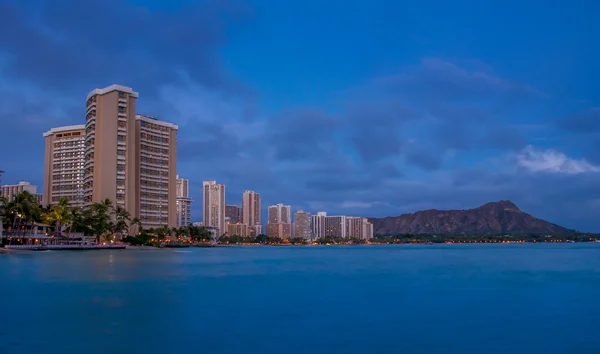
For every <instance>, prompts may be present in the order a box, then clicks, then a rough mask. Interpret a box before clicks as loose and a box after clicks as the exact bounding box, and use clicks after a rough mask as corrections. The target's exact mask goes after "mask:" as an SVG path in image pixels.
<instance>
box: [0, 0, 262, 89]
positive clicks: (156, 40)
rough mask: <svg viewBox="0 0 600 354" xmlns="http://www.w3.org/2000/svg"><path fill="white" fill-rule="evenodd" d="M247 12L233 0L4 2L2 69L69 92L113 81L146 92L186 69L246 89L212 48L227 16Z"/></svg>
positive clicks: (215, 84)
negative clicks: (187, 0)
mask: <svg viewBox="0 0 600 354" xmlns="http://www.w3.org/2000/svg"><path fill="white" fill-rule="evenodd" d="M117 9H118V10H117ZM92 14H93V15H92ZM250 15H251V12H250V11H249V10H248V9H247V8H246V7H245V6H243V4H241V3H239V2H235V1H228V2H222V1H204V2H198V3H195V4H194V5H188V6H183V7H180V8H178V9H177V10H174V11H166V10H163V9H154V10H149V9H148V8H146V7H144V6H139V5H134V4H131V3H130V2H128V1H123V0H106V1H102V2H97V1H91V0H81V1H54V2H52V4H51V5H50V4H49V3H47V2H44V1H36V0H23V1H18V2H17V1H12V2H4V3H3V4H0V32H2V33H12V34H13V35H10V36H1V37H0V47H1V48H2V51H3V52H4V53H6V54H7V59H6V62H5V63H4V65H3V68H2V71H1V72H2V74H3V75H4V76H5V77H6V78H8V79H17V80H25V81H30V82H35V83H36V85H40V86H41V87H43V88H44V89H52V90H61V91H69V92H71V93H76V92H79V91H80V90H84V91H86V92H87V91H89V90H90V87H89V85H90V83H94V86H93V87H100V86H101V87H104V86H107V85H110V84H113V83H115V82H119V83H123V84H126V85H128V86H133V87H137V88H140V87H141V88H143V91H144V92H151V91H150V90H152V89H155V88H156V84H157V83H161V82H171V81H174V80H177V78H178V75H176V73H177V71H178V70H181V69H183V70H185V71H186V72H187V74H188V75H189V76H190V77H191V78H192V79H193V80H194V81H197V82H202V83H203V84H204V85H206V86H207V87H211V88H213V89H218V90H243V87H242V86H243V85H241V84H240V83H239V82H237V81H236V80H235V79H233V78H231V77H229V76H228V75H227V74H226V73H225V71H224V70H223V68H222V65H221V61H220V58H219V56H218V53H217V52H216V49H217V48H218V47H219V46H221V45H223V44H224V43H225V42H226V40H227V38H226V26H227V23H228V22H227V20H229V19H235V20H242V19H244V18H247V17H248V16H250ZM107 24H110V25H107ZM93 87H92V88H93ZM151 93H153V92H151Z"/></svg>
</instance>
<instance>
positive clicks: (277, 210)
mask: <svg viewBox="0 0 600 354" xmlns="http://www.w3.org/2000/svg"><path fill="white" fill-rule="evenodd" d="M291 214H292V207H291V206H289V205H283V204H276V205H271V206H269V215H268V220H267V236H270V237H279V238H283V239H286V238H290V237H291V236H292V217H291Z"/></svg>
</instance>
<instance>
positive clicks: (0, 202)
mask: <svg viewBox="0 0 600 354" xmlns="http://www.w3.org/2000/svg"><path fill="white" fill-rule="evenodd" d="M7 206H8V198H6V197H5V196H3V195H0V245H1V244H2V230H3V229H4V216H5V215H6V214H7V211H8V209H7V208H6V207H7Z"/></svg>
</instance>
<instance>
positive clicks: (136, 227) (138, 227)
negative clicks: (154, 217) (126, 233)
mask: <svg viewBox="0 0 600 354" xmlns="http://www.w3.org/2000/svg"><path fill="white" fill-rule="evenodd" d="M131 226H132V233H133V234H134V235H136V236H137V235H138V234H139V233H140V232H141V231H142V230H143V227H142V221H141V220H140V218H138V217H135V218H133V219H131Z"/></svg>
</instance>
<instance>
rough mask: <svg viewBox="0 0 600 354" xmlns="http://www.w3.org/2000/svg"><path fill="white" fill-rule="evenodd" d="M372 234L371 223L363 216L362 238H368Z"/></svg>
mask: <svg viewBox="0 0 600 354" xmlns="http://www.w3.org/2000/svg"><path fill="white" fill-rule="evenodd" d="M373 236H374V234H373V223H371V222H369V219H367V218H363V234H362V238H363V239H365V240H370V239H372V238H373Z"/></svg>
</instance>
